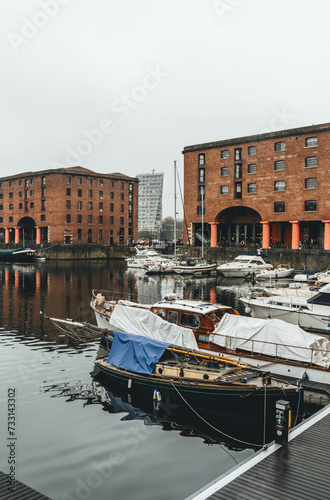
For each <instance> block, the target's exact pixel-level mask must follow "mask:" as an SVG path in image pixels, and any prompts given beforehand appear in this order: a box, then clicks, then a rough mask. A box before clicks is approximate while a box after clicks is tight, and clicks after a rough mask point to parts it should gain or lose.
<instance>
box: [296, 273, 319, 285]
mask: <svg viewBox="0 0 330 500" xmlns="http://www.w3.org/2000/svg"><path fill="white" fill-rule="evenodd" d="M318 274H319V273H318V271H312V270H306V271H301V272H299V273H297V274H295V275H294V277H293V281H301V282H303V283H307V282H309V283H313V282H314V281H316V280H317V277H318Z"/></svg>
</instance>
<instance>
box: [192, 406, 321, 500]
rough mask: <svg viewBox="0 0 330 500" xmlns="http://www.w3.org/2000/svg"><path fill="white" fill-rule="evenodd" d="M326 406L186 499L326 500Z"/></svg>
mask: <svg viewBox="0 0 330 500" xmlns="http://www.w3.org/2000/svg"><path fill="white" fill-rule="evenodd" d="M329 429H330V405H328V406H326V407H325V408H323V409H322V410H320V411H319V412H318V413H316V414H315V415H313V416H312V417H310V418H309V419H307V420H306V421H305V422H303V423H301V424H300V425H298V426H297V427H296V428H295V429H293V430H292V431H291V432H290V435H289V443H288V446H287V447H284V446H281V445H279V444H276V443H272V444H271V445H270V446H269V447H268V449H266V450H261V451H259V452H257V453H256V454H255V455H254V456H253V457H252V458H249V459H248V460H246V461H245V462H244V463H243V464H241V465H239V466H238V467H236V468H234V469H232V470H231V471H229V472H228V473H226V474H224V475H223V476H220V478H218V479H217V480H215V481H214V482H213V483H211V484H209V485H208V486H206V487H205V488H204V489H203V490H200V491H199V492H197V493H195V494H194V495H191V496H190V497H189V500H204V499H207V498H209V499H211V500H238V499H239V500H250V499H253V500H297V499H299V500H323V499H327V498H330V474H329V470H330V432H329ZM187 500H188V499H187Z"/></svg>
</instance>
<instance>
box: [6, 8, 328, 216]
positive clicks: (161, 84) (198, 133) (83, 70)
mask: <svg viewBox="0 0 330 500" xmlns="http://www.w3.org/2000/svg"><path fill="white" fill-rule="evenodd" d="M329 18H330V2H328V0H314V1H313V2H312V1H311V0H276V1H275V0H1V3H0V34H1V39H2V43H1V45H0V53H1V76H0V96H1V111H0V124H1V125H0V138H1V148H0V159H1V161H0V176H7V175H12V174H16V173H19V172H26V171H36V170H43V169H47V168H56V167H59V166H63V165H67V166H73V165H81V166H83V167H86V168H89V169H91V170H94V171H96V172H104V173H112V172H121V173H124V174H127V175H130V176H136V175H138V174H140V173H147V172H151V171H152V170H153V169H155V171H157V172H164V174H165V183H164V184H165V185H164V204H163V216H164V217H165V216H167V215H173V210H174V209H173V206H174V202H173V196H174V193H173V161H174V160H177V165H178V170H179V173H180V176H181V178H182V176H183V156H182V154H181V152H182V149H183V147H184V146H187V145H190V144H196V143H201V142H208V141H215V140H220V139H227V138H231V137H239V136H243V135H250V134H256V133H262V132H265V131H269V130H281V129H286V128H293V127H300V126H306V125H311V124H312V123H314V124H317V123H324V122H328V121H330V110H329V99H328V92H329V76H330V75H329V73H330V67H329V60H328V49H329Z"/></svg>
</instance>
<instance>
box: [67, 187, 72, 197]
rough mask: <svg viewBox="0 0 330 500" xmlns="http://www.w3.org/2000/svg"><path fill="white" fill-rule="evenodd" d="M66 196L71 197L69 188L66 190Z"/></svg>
mask: <svg viewBox="0 0 330 500" xmlns="http://www.w3.org/2000/svg"><path fill="white" fill-rule="evenodd" d="M66 195H67V196H71V188H66Z"/></svg>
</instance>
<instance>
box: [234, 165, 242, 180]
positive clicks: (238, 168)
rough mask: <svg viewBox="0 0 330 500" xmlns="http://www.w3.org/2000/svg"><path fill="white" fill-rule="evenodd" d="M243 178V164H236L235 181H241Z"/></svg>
mask: <svg viewBox="0 0 330 500" xmlns="http://www.w3.org/2000/svg"><path fill="white" fill-rule="evenodd" d="M241 178H242V164H241V163H236V165H235V179H241Z"/></svg>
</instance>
